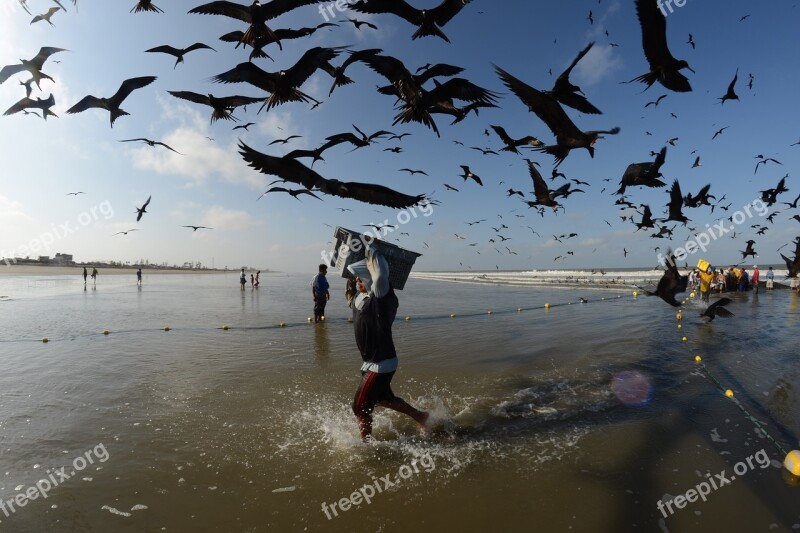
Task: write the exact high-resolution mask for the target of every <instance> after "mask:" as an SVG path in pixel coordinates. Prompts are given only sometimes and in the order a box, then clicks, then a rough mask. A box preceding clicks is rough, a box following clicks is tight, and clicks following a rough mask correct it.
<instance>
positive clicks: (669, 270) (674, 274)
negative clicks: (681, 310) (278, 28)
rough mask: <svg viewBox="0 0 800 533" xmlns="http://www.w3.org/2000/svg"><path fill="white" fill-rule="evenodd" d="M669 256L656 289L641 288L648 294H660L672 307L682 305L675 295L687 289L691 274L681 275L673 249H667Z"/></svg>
mask: <svg viewBox="0 0 800 533" xmlns="http://www.w3.org/2000/svg"><path fill="white" fill-rule="evenodd" d="M667 256H668V257H669V259H667V261H666V263H665V265H664V267H665V269H664V275H663V276H662V277H661V279H660V280H659V281H658V285H657V286H656V290H655V291H652V292H651V291H648V290H647V289H642V288H641V287H639V289H641V290H643V291H644V293H645V294H647V295H648V296H658V297H659V298H661V299H662V300H664V301H665V302H667V303H668V304H669V305H671V306H672V307H680V305H681V304H680V303H678V301H677V300H675V295H676V294H678V293H681V292H685V291H686V286H687V284H688V283H689V276H681V274H680V272H678V267H677V265H676V262H675V261H676V259H675V256H674V255H673V254H672V251H667Z"/></svg>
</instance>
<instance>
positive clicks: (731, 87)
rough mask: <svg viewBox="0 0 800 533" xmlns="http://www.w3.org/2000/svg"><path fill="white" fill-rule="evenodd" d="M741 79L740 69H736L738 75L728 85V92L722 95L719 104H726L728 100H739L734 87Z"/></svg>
mask: <svg viewBox="0 0 800 533" xmlns="http://www.w3.org/2000/svg"><path fill="white" fill-rule="evenodd" d="M738 79H739V69H738V68H737V69H736V74H735V75H734V76H733V81H732V82H731V83H730V85H728V92H726V93H725V94H724V95H722V96H721V97H720V98H719V101H720V102H719V103H720V104H724V103H725V101H726V100H738V99H739V96H738V95H737V94H736V92H735V91H734V86H735V85H736V81H737V80H738Z"/></svg>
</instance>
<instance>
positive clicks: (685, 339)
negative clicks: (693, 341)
mask: <svg viewBox="0 0 800 533" xmlns="http://www.w3.org/2000/svg"><path fill="white" fill-rule="evenodd" d="M681 340H682V341H683V342H686V341H688V340H689V339H687V338H686V337H684V338H682V339H681Z"/></svg>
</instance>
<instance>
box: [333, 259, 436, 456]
mask: <svg viewBox="0 0 800 533" xmlns="http://www.w3.org/2000/svg"><path fill="white" fill-rule="evenodd" d="M358 263H361V262H360V261H359V262H358ZM358 263H354V264H353V265H350V266H349V267H348V270H349V271H350V273H351V274H353V276H354V278H353V279H348V281H347V287H346V289H345V295H346V297H347V303H348V305H350V307H351V308H352V309H353V327H354V331H355V336H356V344H357V345H358V350H359V352H361V359H362V360H363V364H362V365H361V383H360V384H359V386H358V390H357V391H356V395H355V398H354V399H353V413H354V414H355V415H356V419H357V420H358V428H359V431H360V433H361V439H362V440H363V441H367V440H368V439H369V438H370V437H371V435H372V412H373V410H374V409H375V406H376V405H380V406H382V407H386V408H388V409H392V410H394V411H397V412H400V413H403V414H406V415H408V416H410V417H411V418H413V419H414V421H415V422H416V423H417V426H418V427H419V428H420V430H421V431H423V432H424V431H425V429H426V424H427V422H428V418H429V417H430V415H429V413H427V412H425V411H420V410H419V409H416V408H414V407H412V406H411V405H409V404H408V403H406V402H405V401H404V400H402V399H400V398H398V397H397V396H395V395H394V393H393V392H392V389H391V387H390V384H391V381H392V377H393V376H394V373H395V371H396V370H397V352H396V351H395V347H394V342H393V341H392V322H394V318H395V316H396V315H397V308H398V305H399V303H398V300H397V296H396V295H395V293H394V289H393V288H392V286H391V285H390V284H389V265H388V263H387V262H386V259H384V258H383V256H381V255H380V254H378V253H375V252H373V250H371V249H368V250H367V259H366V268H363V267H362V268H358V269H357V268H356V265H358ZM354 270H355V271H354Z"/></svg>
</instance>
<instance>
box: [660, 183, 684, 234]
mask: <svg viewBox="0 0 800 533" xmlns="http://www.w3.org/2000/svg"><path fill="white" fill-rule="evenodd" d="M667 207H668V208H669V216H668V217H667V218H666V219H664V222H666V221H669V220H674V221H676V222H683V224H684V225H686V223H687V222H689V219H688V218H686V217H685V216H684V214H683V211H682V208H683V195H682V194H681V184H680V183H678V180H675V181H674V182H673V183H672V188H671V189H670V191H669V203H668V204H667Z"/></svg>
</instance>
